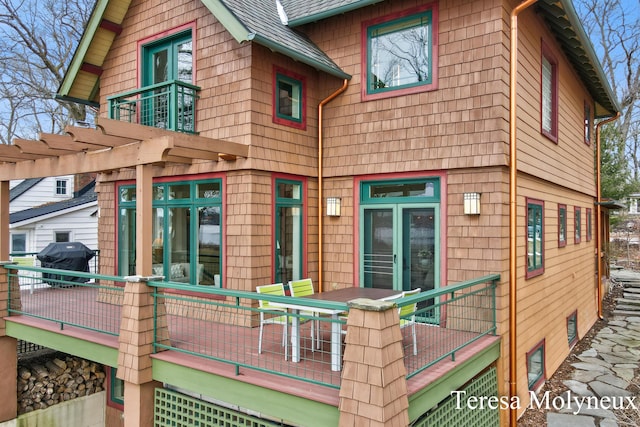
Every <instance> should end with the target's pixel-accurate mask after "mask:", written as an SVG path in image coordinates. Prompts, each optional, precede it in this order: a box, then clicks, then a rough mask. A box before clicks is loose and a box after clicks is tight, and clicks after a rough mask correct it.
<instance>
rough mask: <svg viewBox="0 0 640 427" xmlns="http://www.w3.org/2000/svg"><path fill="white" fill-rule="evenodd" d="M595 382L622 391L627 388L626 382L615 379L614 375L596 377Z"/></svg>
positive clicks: (627, 383)
mask: <svg viewBox="0 0 640 427" xmlns="http://www.w3.org/2000/svg"><path fill="white" fill-rule="evenodd" d="M596 380H598V381H602V382H603V383H607V384H609V385H612V386H614V387H618V388H622V389H626V388H627V387H629V382H628V381H625V380H623V379H622V378H620V377H617V376H615V375H601V376H599V377H597V378H596ZM567 387H568V386H567Z"/></svg>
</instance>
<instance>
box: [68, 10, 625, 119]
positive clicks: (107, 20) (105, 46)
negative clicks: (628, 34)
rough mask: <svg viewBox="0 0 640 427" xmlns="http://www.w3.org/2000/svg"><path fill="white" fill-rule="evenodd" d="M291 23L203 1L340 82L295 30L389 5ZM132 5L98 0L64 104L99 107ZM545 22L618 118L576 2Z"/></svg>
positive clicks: (602, 111)
mask: <svg viewBox="0 0 640 427" xmlns="http://www.w3.org/2000/svg"><path fill="white" fill-rule="evenodd" d="M279 1H280V2H281V4H282V6H283V9H284V11H285V14H286V16H287V18H289V19H288V25H285V24H283V22H282V20H281V19H280V16H279V14H278V8H277V5H276V0H202V3H203V4H204V5H205V6H206V7H207V8H208V9H209V11H210V12H211V13H212V14H213V15H214V16H215V17H216V19H218V21H220V23H221V24H222V25H223V26H224V27H225V28H226V29H227V31H229V33H230V34H231V35H232V36H233V37H234V38H235V39H236V40H237V41H238V43H242V42H255V43H257V44H260V45H263V46H265V47H267V48H269V49H271V50H273V51H275V52H279V53H281V54H283V55H286V56H289V57H291V58H292V59H294V60H296V61H299V62H302V63H305V64H307V65H310V66H312V67H314V68H316V69H318V70H321V71H324V72H326V73H328V74H330V75H334V76H336V77H340V78H345V79H350V78H351V76H350V75H349V74H347V73H345V72H344V71H343V70H341V69H340V67H339V66H338V65H337V64H336V63H335V62H334V61H333V60H332V59H331V58H330V57H329V56H328V55H327V54H326V53H325V52H323V51H322V50H321V49H320V48H319V47H318V46H316V45H315V44H314V43H313V42H312V41H311V40H309V39H308V38H307V37H306V36H305V35H304V34H303V33H301V32H300V31H297V30H295V29H294V28H293V27H295V26H299V25H302V24H307V23H311V22H315V21H319V20H321V19H326V18H328V17H331V16H335V15H338V14H341V13H345V12H348V11H351V10H355V9H358V8H362V7H366V6H370V5H372V4H375V3H379V2H381V1H383V0H324V1H308V0H279ZM130 2H131V0H97V2H96V5H95V7H94V10H93V12H92V14H91V18H90V19H89V22H88V24H87V26H86V28H85V31H84V34H83V36H82V38H81V40H80V43H79V45H78V49H77V50H76V52H75V54H74V57H73V59H72V61H71V64H70V65H69V69H68V70H67V73H66V74H65V78H64V80H63V81H62V84H61V85H60V88H59V89H58V94H57V97H58V98H61V99H66V100H71V101H75V102H81V103H85V104H90V105H94V106H99V99H98V90H99V78H100V73H101V72H102V65H103V63H104V59H105V57H106V56H107V53H108V52H109V49H110V48H111V44H112V43H113V40H114V39H115V37H116V35H117V34H119V32H120V31H121V29H122V28H121V24H122V22H123V20H124V16H125V14H126V12H127V10H128V8H129V5H130ZM536 11H537V12H538V13H539V14H541V15H542V16H543V18H544V19H545V21H546V22H547V24H548V25H549V27H550V28H551V30H552V32H553V33H554V34H555V36H556V38H557V40H558V43H559V44H560V45H561V47H562V49H563V51H564V52H565V55H566V56H567V58H569V61H570V62H571V64H572V65H573V67H574V68H575V70H576V72H577V73H578V75H579V76H580V78H581V79H582V81H583V83H584V84H585V86H586V88H587V90H588V91H589V93H590V94H591V96H592V97H593V99H594V100H595V101H596V106H595V116H596V117H597V118H600V117H610V116H613V115H614V114H615V113H616V112H617V111H619V110H620V109H619V107H618V105H617V102H616V100H615V99H616V98H615V95H614V94H613V92H612V90H611V87H610V86H609V82H608V80H607V78H606V76H605V74H604V72H603V70H602V67H601V65H600V61H599V60H598V57H597V56H596V54H595V52H594V50H593V46H592V45H591V42H590V40H589V37H588V36H587V35H586V34H585V32H584V29H583V28H582V24H581V22H580V20H579V19H578V17H577V14H576V12H575V9H574V8H573V4H572V2H571V0H539V1H538V2H537V3H536Z"/></svg>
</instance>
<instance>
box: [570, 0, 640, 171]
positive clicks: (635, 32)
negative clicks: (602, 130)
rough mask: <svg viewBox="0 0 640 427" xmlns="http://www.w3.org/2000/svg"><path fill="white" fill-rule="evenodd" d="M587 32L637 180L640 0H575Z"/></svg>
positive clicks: (639, 137)
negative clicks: (615, 107) (616, 110)
mask: <svg viewBox="0 0 640 427" xmlns="http://www.w3.org/2000/svg"><path fill="white" fill-rule="evenodd" d="M575 3H576V7H577V10H578V13H579V14H580V15H581V16H582V19H583V25H584V27H585V30H586V32H587V34H589V35H590V36H591V41H592V43H593V44H594V48H595V50H596V52H597V53H598V54H599V55H600V60H601V62H602V65H603V69H604V72H605V74H606V75H607V77H608V79H609V82H610V83H611V88H612V89H613V91H614V92H615V94H616V96H617V97H618V102H619V103H620V107H621V110H622V111H621V112H622V117H621V119H620V120H618V121H617V122H615V124H614V126H616V127H617V131H618V132H619V134H620V136H621V138H622V139H623V141H624V142H625V154H626V157H627V158H628V159H629V161H630V163H631V167H632V177H633V180H634V181H635V182H636V183H637V182H639V181H640V157H639V156H640V153H639V152H638V151H639V149H640V125H639V124H640V1H638V0H626V1H620V0H576V2H575Z"/></svg>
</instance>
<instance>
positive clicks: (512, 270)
mask: <svg viewBox="0 0 640 427" xmlns="http://www.w3.org/2000/svg"><path fill="white" fill-rule="evenodd" d="M536 1H537V0H525V1H524V2H522V3H520V4H519V5H518V6H516V7H515V8H514V9H513V10H512V11H511V40H510V42H511V47H510V49H511V51H510V59H509V160H510V161H509V397H510V401H513V400H512V399H513V398H514V397H516V396H517V395H518V377H517V374H518V369H517V368H518V358H517V350H518V347H517V342H516V338H517V336H518V334H517V330H516V328H517V324H518V322H517V317H516V315H517V309H516V302H517V298H516V296H517V295H516V291H517V288H518V287H517V283H516V280H517V275H516V256H517V251H516V243H517V240H516V227H517V221H516V220H517V218H516V214H517V208H518V206H517V198H516V196H517V194H516V190H517V181H516V179H517V171H518V169H517V164H516V153H517V150H516V148H517V147H516V141H517V138H516V128H517V126H516V120H517V113H516V85H517V80H518V15H519V14H520V12H522V11H523V10H525V9H526V8H528V7H529V6H531V5H533V4H534V3H535V2H536ZM515 406H516V405H509V420H510V422H509V423H510V425H511V426H513V427H515V426H516V425H517V424H518V408H516V407H515Z"/></svg>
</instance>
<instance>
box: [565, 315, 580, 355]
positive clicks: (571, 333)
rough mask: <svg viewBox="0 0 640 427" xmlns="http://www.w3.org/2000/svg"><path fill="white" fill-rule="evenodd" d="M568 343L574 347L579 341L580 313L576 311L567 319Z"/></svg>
mask: <svg viewBox="0 0 640 427" xmlns="http://www.w3.org/2000/svg"><path fill="white" fill-rule="evenodd" d="M567 341H568V342H569V347H572V346H573V345H574V344H575V343H576V342H577V341H578V312H577V311H574V312H573V313H571V314H570V315H569V317H567Z"/></svg>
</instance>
